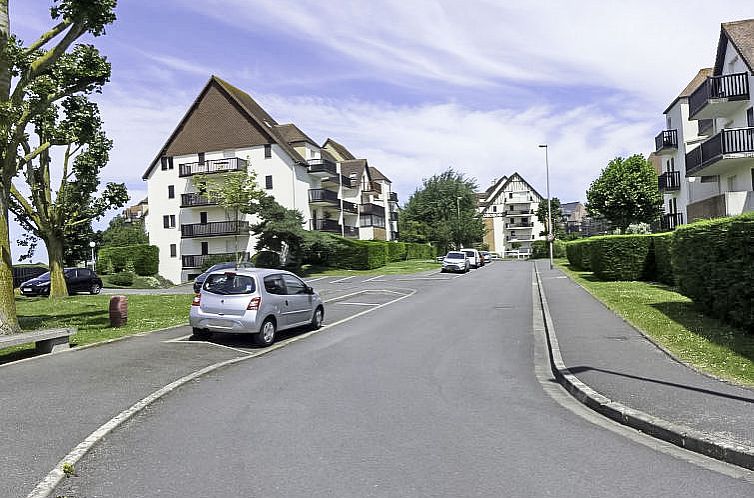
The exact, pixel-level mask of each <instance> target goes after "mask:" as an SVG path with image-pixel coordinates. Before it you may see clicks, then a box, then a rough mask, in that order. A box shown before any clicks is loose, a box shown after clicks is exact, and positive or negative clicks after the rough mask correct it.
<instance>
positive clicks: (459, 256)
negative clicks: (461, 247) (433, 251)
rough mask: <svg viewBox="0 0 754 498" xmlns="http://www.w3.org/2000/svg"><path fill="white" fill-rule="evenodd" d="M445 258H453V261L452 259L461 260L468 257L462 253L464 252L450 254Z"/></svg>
mask: <svg viewBox="0 0 754 498" xmlns="http://www.w3.org/2000/svg"><path fill="white" fill-rule="evenodd" d="M445 257H446V258H451V259H452V258H455V259H460V258H465V257H466V255H465V254H464V253H462V252H449V253H448V254H446V255H445Z"/></svg>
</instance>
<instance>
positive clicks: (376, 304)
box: [335, 301, 380, 306]
mask: <svg viewBox="0 0 754 498" xmlns="http://www.w3.org/2000/svg"><path fill="white" fill-rule="evenodd" d="M335 304H347V305H350V306H379V305H380V304H379V303H348V302H343V301H340V302H337V303H335Z"/></svg>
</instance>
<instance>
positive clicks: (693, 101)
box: [689, 73, 749, 119]
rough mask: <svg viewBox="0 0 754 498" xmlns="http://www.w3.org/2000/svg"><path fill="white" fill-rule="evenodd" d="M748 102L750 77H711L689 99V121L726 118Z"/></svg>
mask: <svg viewBox="0 0 754 498" xmlns="http://www.w3.org/2000/svg"><path fill="white" fill-rule="evenodd" d="M747 100H749V75H748V74H747V73H735V74H726V75H723V76H711V77H709V78H707V80H706V81H705V82H704V83H702V84H701V85H700V86H699V88H697V89H696V90H694V93H692V94H691V96H690V97H689V119H711V118H715V117H718V116H726V115H729V114H731V113H732V112H734V111H736V110H737V109H738V108H739V107H741V106H742V105H743V104H745V101H747ZM742 101H744V102H742Z"/></svg>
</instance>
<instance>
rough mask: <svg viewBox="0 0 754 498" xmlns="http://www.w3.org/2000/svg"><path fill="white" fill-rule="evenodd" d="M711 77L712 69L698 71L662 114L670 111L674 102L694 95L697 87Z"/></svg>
mask: <svg viewBox="0 0 754 498" xmlns="http://www.w3.org/2000/svg"><path fill="white" fill-rule="evenodd" d="M710 76H712V68H711V67H705V68H703V69H700V70H699V72H698V73H696V76H694V77H693V78H692V80H691V81H690V82H689V84H688V85H686V87H685V88H684V89H683V90H681V93H680V94H678V96H677V97H676V98H675V99H673V102H671V103H670V105H669V106H668V107H667V109H665V112H664V113H663V114H667V113H668V112H669V111H670V108H671V107H673V106H674V105H675V103H676V102H678V101H679V100H680V99H687V98H689V97H690V96H691V94H692V93H694V90H696V89H697V88H699V85H701V84H702V83H704V81H705V80H706V79H707V78H708V77H710Z"/></svg>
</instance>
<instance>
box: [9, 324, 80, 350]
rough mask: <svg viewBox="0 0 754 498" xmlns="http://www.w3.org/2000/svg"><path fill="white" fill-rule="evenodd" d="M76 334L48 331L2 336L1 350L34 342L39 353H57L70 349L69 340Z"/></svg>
mask: <svg viewBox="0 0 754 498" xmlns="http://www.w3.org/2000/svg"><path fill="white" fill-rule="evenodd" d="M75 333H76V329H47V330H34V331H32V332H22V333H20V334H13V335H0V349H4V348H9V347H11V346H18V345H20V344H28V343H30V342H33V343H34V345H35V347H36V349H37V352H38V353H57V352H58V351H62V350H64V349H68V348H69V347H70V346H69V344H68V338H69V337H70V336H71V335H73V334H75Z"/></svg>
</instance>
